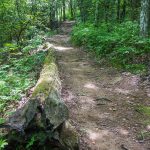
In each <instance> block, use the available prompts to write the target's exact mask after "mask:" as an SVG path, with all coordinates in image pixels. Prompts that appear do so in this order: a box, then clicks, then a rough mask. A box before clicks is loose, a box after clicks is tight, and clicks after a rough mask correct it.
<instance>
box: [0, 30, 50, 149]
mask: <svg viewBox="0 0 150 150" xmlns="http://www.w3.org/2000/svg"><path fill="white" fill-rule="evenodd" d="M50 35H52V33H51V34H50V33H49V34H48V33H47V36H50ZM44 36H45V35H44V33H42V34H35V35H34V36H33V37H32V38H31V39H30V38H29V39H28V40H26V41H25V42H24V44H23V45H21V46H20V45H19V46H18V45H17V44H16V43H13V42H12V43H5V44H4V46H3V47H1V48H0V124H2V123H4V122H5V119H6V118H7V117H8V116H9V115H10V114H11V113H12V112H13V111H15V109H16V107H17V104H18V101H20V100H21V99H22V97H26V96H27V91H28V89H30V88H31V87H33V86H34V85H35V84H36V82H37V79H38V77H39V73H40V70H41V68H42V66H43V62H44V60H45V56H46V54H47V52H45V51H36V49H37V48H38V47H39V46H40V45H41V44H42V43H43V42H44V40H43V37H44ZM33 51H34V53H32V52H33ZM7 144H8V143H7V139H5V138H4V135H3V133H1V131H0V150H2V149H4V148H5V146H6V145H7Z"/></svg>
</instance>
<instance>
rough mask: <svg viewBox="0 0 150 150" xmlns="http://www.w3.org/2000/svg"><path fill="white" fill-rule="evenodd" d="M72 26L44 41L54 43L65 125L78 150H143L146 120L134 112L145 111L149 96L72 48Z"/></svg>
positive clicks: (136, 82) (135, 79) (127, 77)
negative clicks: (70, 128) (72, 130)
mask: <svg viewBox="0 0 150 150" xmlns="http://www.w3.org/2000/svg"><path fill="white" fill-rule="evenodd" d="M71 27H72V23H71V22H66V23H64V24H63V28H62V34H60V35H55V36H53V37H52V38H49V39H47V41H48V42H50V43H53V46H54V48H55V50H56V56H57V61H58V66H59V72H60V75H61V80H62V85H63V89H62V97H63V99H64V101H65V103H66V104H67V106H68V108H69V110H70V119H71V120H72V124H73V125H74V126H75V127H76V128H77V130H78V132H79V134H80V149H81V150H88V149H89V150H146V149H149V148H150V143H149V140H138V138H137V137H138V134H140V132H141V131H142V130H146V131H148V130H149V129H148V128H146V127H145V126H144V125H143V121H144V120H146V119H147V118H146V117H145V118H144V116H143V115H141V114H139V113H138V112H137V111H136V109H135V108H136V106H137V105H138V104H142V103H145V104H147V105H148V101H149V100H150V90H149V88H148V87H147V86H146V87H145V86H142V83H141V79H140V77H139V76H138V75H132V74H130V73H126V72H118V71H117V70H116V69H114V68H112V67H111V66H108V65H105V63H100V64H97V63H96V62H95V61H94V60H93V59H92V58H90V55H89V54H87V53H86V52H85V51H84V50H83V49H80V48H75V47H73V46H72V45H71V44H70V42H69V39H70V36H69V33H70V31H71Z"/></svg>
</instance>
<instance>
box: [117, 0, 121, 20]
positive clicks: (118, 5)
mask: <svg viewBox="0 0 150 150" xmlns="http://www.w3.org/2000/svg"><path fill="white" fill-rule="evenodd" d="M117 20H118V22H120V0H118V1H117Z"/></svg>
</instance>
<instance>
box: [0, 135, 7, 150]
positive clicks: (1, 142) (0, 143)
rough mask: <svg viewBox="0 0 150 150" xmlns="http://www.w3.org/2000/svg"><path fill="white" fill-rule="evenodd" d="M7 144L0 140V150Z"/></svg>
mask: <svg viewBox="0 0 150 150" xmlns="http://www.w3.org/2000/svg"><path fill="white" fill-rule="evenodd" d="M7 145H8V143H7V141H6V140H5V139H2V138H0V150H3V149H4V148H5V146H7Z"/></svg>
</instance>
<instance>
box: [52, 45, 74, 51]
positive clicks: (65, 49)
mask: <svg viewBox="0 0 150 150" xmlns="http://www.w3.org/2000/svg"><path fill="white" fill-rule="evenodd" d="M54 48H55V49H56V51H67V50H72V49H73V48H72V47H63V46H54Z"/></svg>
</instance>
